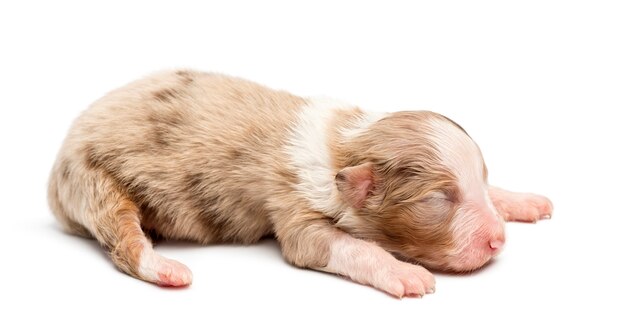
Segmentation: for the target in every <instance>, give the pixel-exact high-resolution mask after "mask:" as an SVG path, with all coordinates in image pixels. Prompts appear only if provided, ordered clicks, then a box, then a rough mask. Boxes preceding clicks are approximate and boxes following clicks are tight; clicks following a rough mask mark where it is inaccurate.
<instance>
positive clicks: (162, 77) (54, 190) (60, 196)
mask: <svg viewBox="0 0 626 330" xmlns="http://www.w3.org/2000/svg"><path fill="white" fill-rule="evenodd" d="M304 102H305V101H304V100H303V99H301V98H299V97H296V96H293V95H290V94H288V93H285V92H280V91H275V90H271V89H268V88H265V87H263V86H260V85H258V84H255V83H252V82H248V81H244V80H240V79H235V78H231V77H227V76H222V75H217V74H206V73H199V72H193V71H176V72H166V73H159V74H156V75H153V76H150V77H148V78H145V79H142V80H139V81H136V82H133V83H131V84H129V85H127V86H125V87H123V88H120V89H118V90H115V91H113V92H111V93H109V94H108V95H106V96H105V97H103V98H102V99H100V100H98V101H97V102H95V103H94V104H93V105H92V106H91V107H90V108H89V109H88V110H87V111H85V112H84V113H83V114H82V115H81V116H80V117H79V118H78V119H77V120H76V122H75V123H74V125H73V127H72V129H71V131H70V133H69V135H68V137H67V139H66V141H65V142H64V145H63V147H62V149H61V151H60V153H59V156H58V159H57V163H56V164H55V166H54V168H53V172H52V176H51V180H50V194H49V195H50V204H51V206H52V209H53V211H54V212H55V214H56V215H57V217H58V218H60V219H62V220H61V221H62V223H63V222H64V221H66V222H68V223H79V224H80V223H82V222H81V221H84V220H81V219H75V218H77V217H80V215H81V214H83V213H84V212H85V210H77V209H76V208H81V207H83V206H84V205H85V203H82V202H81V198H82V197H81V195H80V194H77V193H76V191H78V190H81V188H85V187H84V186H85V185H90V184H94V182H93V181H94V180H95V181H97V180H100V179H102V178H104V177H106V178H107V180H111V181H112V182H116V183H117V184H118V185H119V187H120V189H121V190H123V191H125V192H126V193H127V194H128V196H129V198H130V199H131V200H133V201H134V202H135V203H136V204H137V205H138V206H139V207H140V209H141V212H142V215H143V219H142V225H143V227H144V228H145V229H148V230H149V229H154V230H156V231H157V232H159V233H160V234H161V235H163V236H166V237H170V238H179V239H192V240H197V241H201V242H206V243H208V242H214V241H223V240H225V241H238V242H253V241H255V240H257V239H258V238H259V237H261V236H263V235H266V234H268V233H270V232H271V224H270V222H269V220H268V218H269V213H268V212H269V211H268V204H271V203H272V199H274V198H277V196H279V195H284V194H288V193H289V190H290V189H291V188H290V187H291V184H293V183H294V181H295V180H296V178H295V175H294V174H293V173H291V172H290V171H289V170H288V168H287V167H286V166H285V164H286V163H287V159H286V157H285V155H283V152H282V150H283V149H284V148H283V146H284V144H285V142H286V140H287V138H286V136H287V134H288V133H289V129H290V127H291V125H292V124H293V122H294V121H295V120H296V119H295V118H296V116H297V110H298V109H299V108H300V107H301V106H302V105H303V104H304ZM82 190H85V189H82ZM63 219H65V220H63ZM68 227H69V226H68V225H66V228H68Z"/></svg>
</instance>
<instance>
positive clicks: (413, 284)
mask: <svg viewBox="0 0 626 330" xmlns="http://www.w3.org/2000/svg"><path fill="white" fill-rule="evenodd" d="M382 272H383V273H382V274H381V275H382V276H380V278H379V279H378V281H375V282H376V283H374V285H375V286H376V287H378V288H379V289H381V290H383V291H385V292H387V293H389V294H390V295H392V296H395V297H398V298H402V297H422V296H423V295H424V294H427V293H433V292H435V277H434V276H433V274H431V273H430V272H429V271H428V270H426V268H424V267H422V266H418V265H413V264H409V263H405V262H401V261H397V262H395V263H394V264H393V265H391V267H389V268H387V269H384V270H382Z"/></svg>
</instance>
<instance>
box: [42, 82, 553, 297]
mask: <svg viewBox="0 0 626 330" xmlns="http://www.w3.org/2000/svg"><path fill="white" fill-rule="evenodd" d="M319 104H321V103H315V102H313V101H312V100H307V99H303V98H300V97H297V96H294V95H291V94H289V93H286V92H282V91H276V90H272V89H269V88H266V87H263V86H261V85H258V84H255V83H252V82H249V81H245V80H241V79H236V78H231V77H227V76H223V75H218V74H207V73H201V72H195V71H188V70H181V71H176V72H164V73H160V74H156V75H152V76H150V77H147V78H145V79H142V80H138V81H136V82H133V83H131V84H129V85H127V86H125V87H123V88H120V89H118V90H115V91H113V92H111V93H109V94H108V95H106V96H105V97H103V98H102V99H100V100H98V101H96V102H95V103H94V104H93V105H91V107H90V108H89V109H88V110H86V111H85V112H84V113H83V114H82V115H81V116H80V117H79V118H78V119H77V120H76V122H75V123H74V125H73V126H72V128H71V130H70V132H69V134H68V136H67V138H66V140H65V142H64V144H63V146H62V148H61V151H60V152H59V155H58V157H57V161H56V163H55V165H54V167H53V169H52V173H51V176H50V182H49V191H48V196H49V204H50V207H51V209H52V211H53V213H54V214H55V216H56V217H57V218H58V219H59V221H60V222H61V224H62V225H63V228H64V229H65V230H67V231H68V232H70V233H73V234H77V235H81V236H86V237H94V238H95V239H97V240H98V241H99V242H100V244H102V246H103V247H104V248H106V249H107V251H108V252H109V253H110V255H111V258H112V260H113V262H114V263H115V265H116V266H117V267H118V268H119V269H121V270H122V271H124V272H126V273H128V274H130V275H132V276H135V277H138V278H141V279H143V280H146V281H150V282H154V283H159V284H162V285H176V286H178V285H188V284H189V283H190V282H191V278H192V277H191V273H190V271H189V270H188V269H187V268H186V267H185V266H184V265H182V264H180V263H178V262H176V261H173V260H169V259H165V258H163V257H161V256H159V255H158V254H156V253H155V252H154V251H153V250H152V245H151V243H150V240H149V239H148V237H147V236H146V234H144V232H145V233H149V234H155V235H157V236H159V237H163V238H165V239H177V240H190V241H194V242H199V243H202V244H209V243H218V242H235V243H243V244H250V243H253V242H256V241H258V240H259V239H260V238H262V237H264V236H267V235H275V236H276V238H277V239H278V241H279V242H280V245H281V248H282V252H283V254H284V256H285V258H286V259H287V260H288V261H289V262H291V263H292V264H294V265H296V266H299V267H308V268H315V269H321V270H325V271H332V272H335V273H339V274H344V275H347V276H350V277H351V278H353V279H355V280H357V281H359V282H361V283H365V284H370V285H374V286H376V287H378V288H380V289H382V290H385V291H387V292H390V293H391V294H394V295H397V296H402V295H404V294H409V295H414V294H416V295H422V294H424V293H427V292H432V291H433V290H434V280H433V279H432V275H430V274H429V273H428V271H426V270H425V269H423V268H421V267H417V266H415V265H409V264H405V263H401V262H400V261H398V260H396V259H394V258H393V257H392V256H391V255H390V254H389V253H388V252H392V253H394V254H396V255H397V256H399V257H402V258H404V259H408V260H412V261H419V262H421V263H424V264H426V265H430V266H433V267H439V268H445V267H447V262H448V261H447V259H446V258H447V257H449V255H450V254H451V253H452V252H453V251H454V249H455V246H456V245H458V244H457V243H458V242H455V239H456V238H455V236H454V231H453V228H452V222H453V219H454V217H455V216H456V215H457V214H458V210H459V207H460V205H461V202H462V201H461V200H462V198H463V196H462V192H461V190H460V188H459V185H458V182H459V178H457V177H456V176H455V174H454V173H453V172H452V171H451V170H450V168H448V167H446V165H445V164H444V163H445V162H444V161H443V159H442V155H441V152H439V151H438V149H437V146H436V145H435V144H434V142H433V141H434V140H435V139H433V137H434V136H437V134H438V131H437V127H440V126H437V125H433V123H434V122H435V121H438V123H439V125H441V121H442V120H444V121H446V123H445V125H456V124H454V123H453V122H451V121H449V120H448V119H447V118H445V117H443V116H441V115H438V114H435V113H432V112H427V111H421V112H398V113H393V114H390V115H387V116H385V117H384V118H383V119H380V120H377V121H374V122H373V123H372V124H371V126H369V127H361V125H362V124H363V123H364V122H367V120H368V119H367V118H369V117H367V116H366V113H365V112H363V111H362V110H360V109H358V108H356V107H349V106H347V107H346V106H340V107H335V106H333V105H330V106H331V107H333V108H332V109H326V110H329V111H330V112H328V113H331V114H332V115H330V117H329V119H328V122H325V121H324V120H326V117H323V116H322V117H323V118H322V117H315V116H316V115H315V114H312V115H314V116H313V119H311V118H308V117H306V118H308V119H310V120H313V121H312V123H313V124H314V125H319V126H316V127H324V130H325V131H323V132H317V131H314V132H307V133H306V134H309V135H311V136H312V138H311V140H306V138H307V136H300V137H299V138H302V139H304V140H303V141H300V142H302V144H301V145H300V144H297V143H296V142H294V140H293V139H295V138H296V137H297V136H299V135H298V134H295V133H296V131H295V130H296V129H297V127H300V128H302V127H304V128H307V127H306V126H298V125H306V124H309V122H307V121H300V120H303V119H302V118H301V115H302V112H303V111H305V110H306V111H317V110H320V111H322V110H324V109H317V108H316V107H319ZM329 104H332V103H329ZM303 109H304V110H303ZM324 111H325V110H324ZM328 113H326V112H324V114H328ZM307 114H311V113H308V112H307ZM316 120H317V121H316ZM303 123H304V124H303ZM326 124H327V126H324V125H326ZM454 129H455V130H458V129H460V127H458V125H456V126H455V128H454ZM305 130H306V129H305ZM346 132H350V133H349V134H347V133H346ZM318 133H319V134H322V135H317V134H318ZM306 134H305V135H306ZM438 137H439V138H440V139H439V140H438V141H440V140H441V138H442V137H441V136H438ZM320 139H321V140H320ZM443 139H444V140H445V137H443ZM466 142H467V141H466ZM472 143H473V142H472ZM320 144H321V145H320ZM309 147H311V148H314V149H315V150H313V151H315V152H323V153H322V156H320V157H319V159H316V160H315V161H314V162H321V163H324V162H328V164H313V165H312V166H311V169H310V170H311V171H318V172H316V173H315V174H316V175H320V173H322V174H321V175H322V179H323V180H322V181H324V184H325V186H321V187H319V186H316V185H315V184H311V182H306V180H307V179H308V178H309V174H311V173H308V172H304V173H303V172H302V171H306V170H307V169H303V168H299V167H298V166H297V165H296V164H301V165H300V167H302V166H304V167H307V166H309V164H308V163H307V161H306V160H302V159H298V157H299V156H301V155H302V152H307V149H306V148H309ZM318 147H319V150H318ZM299 148H300V149H299ZM302 148H304V149H302ZM475 149H476V150H478V149H477V147H476V148H475ZM472 150H473V149H472ZM326 153H327V154H328V155H327V156H329V157H328V158H330V159H329V160H326V159H327V157H325V156H326ZM470 154H471V156H472V157H480V160H481V161H482V157H481V156H480V154H479V151H478V154H476V153H475V152H474V153H473V154H472V153H470ZM294 157H295V158H294ZM303 159H305V158H303ZM320 159H321V160H320ZM302 164H304V165H302ZM484 172H485V173H483V175H484V176H485V180H486V170H484ZM327 174H328V175H327ZM333 179H334V181H332V180H333ZM303 182H304V183H306V184H302V183H303ZM485 184H486V183H485ZM307 189H310V190H316V189H320V190H319V191H314V192H313V193H312V194H309V192H307V191H306V190H307ZM303 190H304V191H303ZM320 191H321V192H322V193H321V195H320ZM495 195H497V197H498V198H499V199H498V202H497V203H496V207H498V208H500V209H503V208H504V206H503V205H511V204H506V202H507V198H508V199H510V198H512V197H510V196H511V195H506V194H504V193H496V194H495ZM311 196H313V197H311ZM320 196H321V197H320ZM320 198H321V201H320ZM320 205H321V206H320ZM507 208H511V207H510V206H507ZM550 211H551V208H550ZM346 233H348V234H350V235H352V236H353V237H349V235H348V234H346ZM468 235H469V234H468ZM354 238H357V239H354ZM470 238H471V237H465V238H464V239H470ZM488 238H489V237H487V238H485V239H488ZM358 239H362V240H365V241H368V242H362V241H359V240H358ZM482 243H485V244H488V242H482V241H481V242H478V243H477V244H482ZM502 243H503V241H502ZM485 244H483V246H487V245H485ZM381 248H382V249H381ZM487 248H488V246H487ZM383 249H384V250H383ZM481 249H482V248H481ZM385 250H386V251H388V252H385ZM355 251H358V253H363V254H364V255H363V256H362V257H359V258H355V256H352V255H351V254H353V253H355ZM418 273H419V276H418V275H416V274H418ZM415 276H418V278H415Z"/></svg>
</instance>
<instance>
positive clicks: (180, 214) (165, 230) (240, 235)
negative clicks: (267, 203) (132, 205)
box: [141, 203, 273, 244]
mask: <svg viewBox="0 0 626 330" xmlns="http://www.w3.org/2000/svg"><path fill="white" fill-rule="evenodd" d="M166 204H168V203H166ZM172 204H175V203H172ZM141 212H142V220H141V224H142V227H143V228H144V230H145V231H146V232H148V233H150V234H156V235H155V236H156V237H162V238H165V239H172V240H189V241H194V242H199V243H202V244H211V243H241V244H251V243H254V242H257V241H258V240H260V239H261V238H263V237H264V236H268V235H271V234H273V229H272V224H271V221H270V220H269V216H268V215H267V213H266V212H265V211H264V210H262V209H261V208H257V209H256V210H255V211H250V210H249V209H247V208H245V207H242V206H238V207H237V206H235V207H233V208H231V209H230V210H216V206H215V205H206V207H205V208H203V209H202V211H197V209H190V208H184V207H183V208H176V207H175V206H174V205H162V206H160V207H153V206H147V205H144V206H142V207H141Z"/></svg>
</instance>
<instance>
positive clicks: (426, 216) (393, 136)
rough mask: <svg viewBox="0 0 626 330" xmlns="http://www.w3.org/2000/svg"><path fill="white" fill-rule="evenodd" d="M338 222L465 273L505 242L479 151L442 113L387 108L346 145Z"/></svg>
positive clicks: (338, 178)
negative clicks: (389, 111) (347, 152)
mask: <svg viewBox="0 0 626 330" xmlns="http://www.w3.org/2000/svg"><path fill="white" fill-rule="evenodd" d="M347 147H348V149H349V150H352V152H353V154H352V155H351V156H348V158H347V159H346V163H347V164H348V166H347V167H345V168H343V169H342V170H340V171H339V172H338V173H337V176H336V178H335V181H336V185H337V188H338V190H339V193H340V195H341V196H342V199H343V200H344V201H345V202H346V203H347V204H348V205H349V206H350V207H349V208H348V211H347V212H346V213H345V215H344V216H343V217H342V218H341V219H340V220H339V221H338V226H339V227H341V228H343V229H344V230H346V231H347V232H349V233H351V234H353V235H354V236H356V237H360V238H363V239H366V240H372V241H374V242H376V243H378V244H379V245H380V246H381V247H383V248H385V249H386V250H388V251H391V252H393V253H395V254H396V255H399V256H401V257H404V258H407V259H411V260H415V261H418V262H420V263H422V264H425V265H427V266H429V267H433V268H439V269H447V270H453V271H471V270H474V269H477V268H479V267H481V266H483V265H484V264H485V263H487V262H488V261H489V260H490V259H491V258H492V257H494V256H495V255H496V254H497V253H498V252H499V251H500V250H501V249H502V246H503V244H504V222H503V220H502V219H501V217H500V216H499V215H498V214H497V212H496V211H495V209H494V207H493V205H492V203H491V201H490V199H489V197H488V195H487V169H486V167H485V164H484V161H483V158H482V155H481V152H480V149H479V148H478V146H477V145H476V144H475V143H474V141H473V140H472V139H471V138H470V137H469V136H468V135H467V133H466V132H465V131H464V130H463V129H462V128H461V127H460V126H458V125H457V124H456V123H454V122H452V121H451V120H449V119H447V118H446V117H444V116H441V115H438V114H435V113H432V112H427V111H420V112H398V113H393V114H391V115H389V116H387V117H385V118H383V119H381V120H379V121H378V122H376V123H374V124H372V125H371V126H370V127H369V128H368V129H367V130H365V131H362V132H361V133H359V134H358V135H357V136H355V137H353V138H352V139H350V142H348V143H347Z"/></svg>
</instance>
